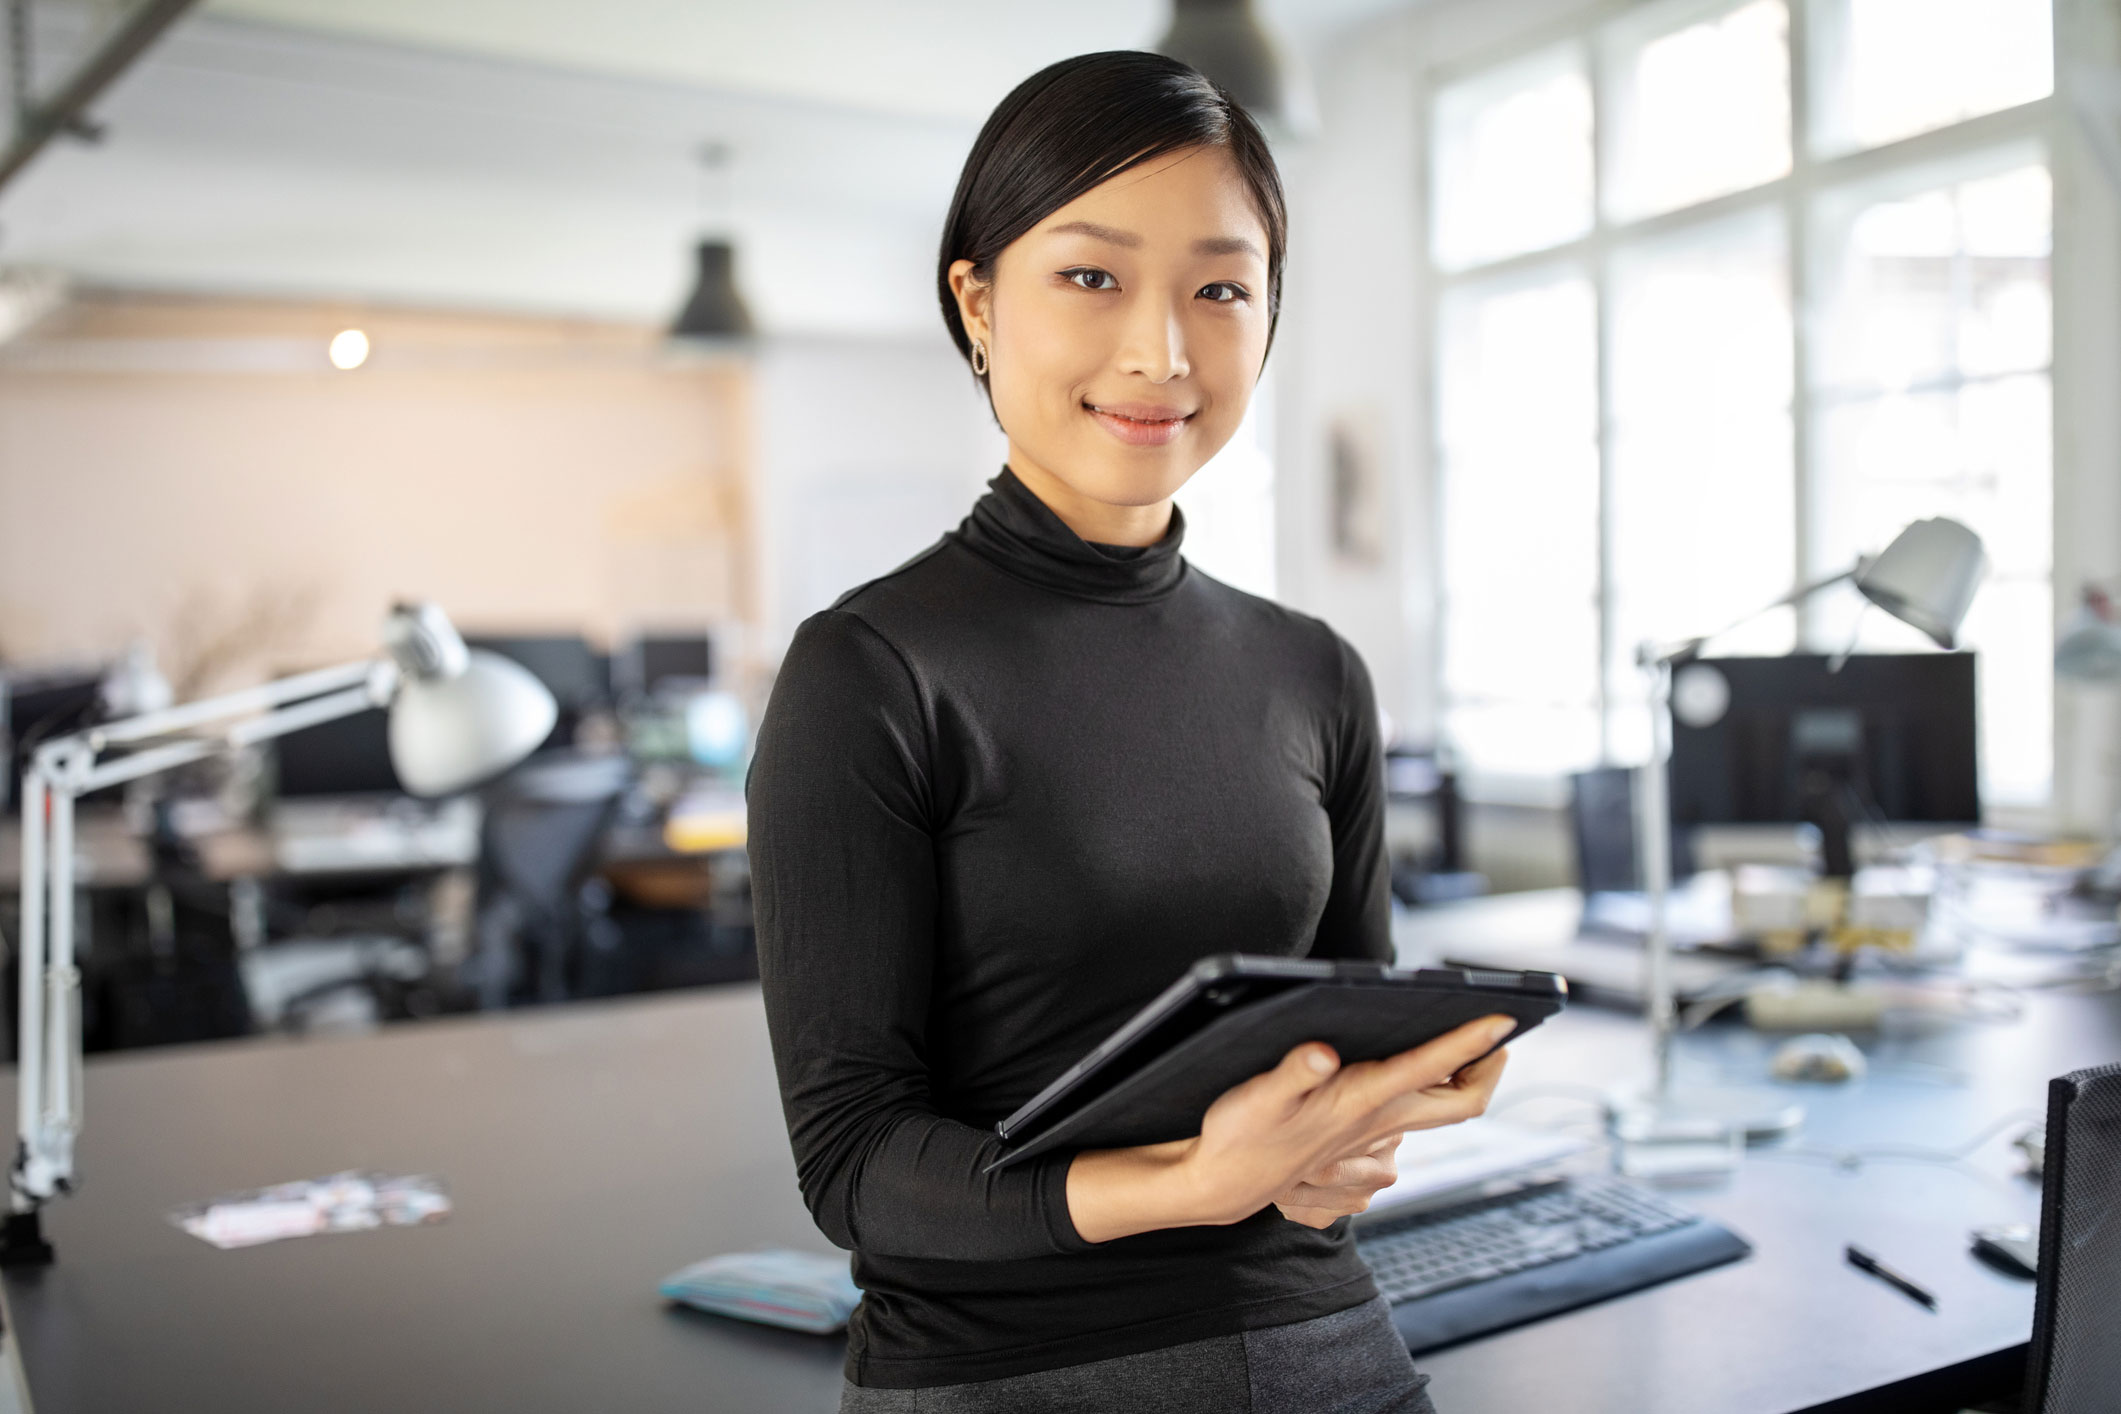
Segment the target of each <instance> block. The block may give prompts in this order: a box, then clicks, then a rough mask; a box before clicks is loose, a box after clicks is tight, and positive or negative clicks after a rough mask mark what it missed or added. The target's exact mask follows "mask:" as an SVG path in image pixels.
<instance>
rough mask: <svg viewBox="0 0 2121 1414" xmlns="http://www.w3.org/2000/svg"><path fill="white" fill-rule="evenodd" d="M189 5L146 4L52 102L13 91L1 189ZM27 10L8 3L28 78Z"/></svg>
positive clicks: (12, 0) (22, 3) (19, 67)
mask: <svg viewBox="0 0 2121 1414" xmlns="http://www.w3.org/2000/svg"><path fill="white" fill-rule="evenodd" d="M192 4H193V0H147V3H146V4H144V5H142V6H141V7H140V8H139V9H138V10H137V11H135V12H134V13H133V15H132V17H131V18H130V19H128V20H126V22H125V23H124V24H123V25H122V26H120V27H119V29H118V31H117V32H116V33H115V34H113V35H112V36H111V37H110V38H109V39H107V40H105V41H104V43H103V47H102V48H100V49H98V50H97V51H96V52H95V53H94V54H91V55H90V56H89V57H88V60H87V62H85V63H83V64H82V65H81V67H80V69H79V71H77V72H76V73H75V74H74V77H73V78H72V80H71V81H69V82H68V83H67V85H66V87H64V88H62V89H61V90H59V92H58V93H57V94H55V95H53V97H52V100H51V102H49V103H42V104H40V103H34V102H31V101H30V99H29V95H28V94H27V93H26V92H22V93H17V94H16V96H15V98H16V103H17V105H18V107H17V112H16V117H15V129H14V134H13V140H12V141H11V142H10V143H9V144H8V147H7V150H6V152H5V153H0V187H5V186H6V185H7V184H8V182H9V180H11V179H12V178H13V177H14V175H15V174H16V173H17V172H19V171H21V170H22V169H23V168H24V167H26V166H28V165H29V162H30V159H31V158H33V157H35V156H36V155H37V154H38V152H40V151H42V150H43V148H44V145H45V144H46V143H47V142H50V141H51V140H52V139H53V138H54V137H56V136H58V135H59V134H60V133H62V132H66V131H68V130H70V129H76V128H78V127H79V126H80V125H81V124H83V122H84V121H85V119H86V117H87V114H88V106H89V105H90V104H91V103H94V102H95V101H96V99H97V97H98V96H100V95H101V94H102V92H103V90H104V89H106V88H108V87H110V85H111V83H112V81H113V80H115V79H116V78H117V77H118V75H120V74H122V73H124V72H125V70H126V69H127V68H128V67H129V66H130V65H131V64H132V62H133V60H135V59H137V58H139V57H140V55H141V54H142V53H144V52H145V51H146V49H147V47H148V46H149V45H151V44H153V43H154V42H155V40H156V39H157V38H158V37H160V35H161V34H162V31H164V30H166V29H168V28H169V27H170V26H171V25H172V24H174V23H175V22H176V20H177V17H178V16H180V15H182V14H183V13H184V12H185V11H186V10H189V9H190V8H191V7H192ZM27 10H28V0H9V16H10V19H11V20H12V21H13V24H12V31H13V43H14V45H15V46H16V53H15V55H14V61H15V72H16V74H17V75H26V74H27V73H28V71H29V61H28V56H27V54H26V53H24V52H23V51H22V49H21V46H23V45H25V44H26V43H27V42H28V34H29V25H28V16H27Z"/></svg>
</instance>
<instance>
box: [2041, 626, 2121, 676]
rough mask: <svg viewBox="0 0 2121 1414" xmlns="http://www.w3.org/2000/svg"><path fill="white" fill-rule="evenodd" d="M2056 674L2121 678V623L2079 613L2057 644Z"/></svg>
mask: <svg viewBox="0 0 2121 1414" xmlns="http://www.w3.org/2000/svg"><path fill="white" fill-rule="evenodd" d="M2055 675H2056V676H2057V677H2063V678H2069V679H2072V680H2074V681H2076V682H2121V624H2110V623H2107V622H2106V621H2105V620H2103V619H2100V618H2098V617H2097V616H2095V615H2093V614H2090V613H2080V614H2078V616H2077V618H2076V621H2075V622H2073V623H2072V624H2071V625H2070V626H2069V628H2068V630H2067V631H2065V632H2064V633H2063V635H2062V638H2061V640H2060V641H2059V642H2057V643H2056V644H2055Z"/></svg>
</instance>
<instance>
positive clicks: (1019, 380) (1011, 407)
mask: <svg viewBox="0 0 2121 1414" xmlns="http://www.w3.org/2000/svg"><path fill="white" fill-rule="evenodd" d="M1266 251H1267V230H1266V224H1265V222H1264V221H1262V220H1261V219H1260V216H1259V212H1258V209H1257V208H1256V207H1255V206H1254V204H1253V201H1252V197H1251V194H1250V192H1249V191H1248V190H1247V188H1246V186H1245V183H1244V179H1243V178H1242V177H1241V176H1240V175H1239V173H1238V170H1237V166H1236V164H1235V163H1233V162H1232V161H1231V160H1230V154H1229V153H1228V152H1227V151H1226V150H1225V149H1223V148H1220V147H1195V148H1188V149H1186V150H1184V151H1181V152H1176V153H1171V154H1169V155H1167V156H1164V157H1160V158H1157V159H1155V160H1154V161H1151V162H1147V163H1144V164H1143V165H1141V166H1139V167H1136V168H1134V169H1133V170H1131V171H1128V172H1123V173H1121V174H1120V175H1119V176H1116V177H1114V178H1112V179H1111V180H1109V181H1107V182H1105V183H1103V184H1102V185H1100V186H1097V187H1094V188H1092V189H1091V190H1090V191H1088V192H1086V193H1084V194H1083V195H1082V196H1080V197H1077V198H1076V199H1075V200H1074V201H1071V202H1069V203H1068V204H1067V205H1066V206H1063V207H1061V208H1060V209H1059V210H1057V211H1055V212H1053V213H1052V214H1051V215H1049V216H1047V217H1046V218H1045V219H1044V220H1043V221H1041V222H1039V223H1038V225H1036V226H1034V227H1033V228H1032V229H1031V230H1029V231H1027V232H1025V233H1024V234H1023V235H1022V236H1020V237H1018V238H1017V239H1016V240H1015V241H1013V242H1012V243H1010V245H1008V246H1007V247H1006V248H1005V249H1004V250H1003V251H1002V253H1001V254H1000V255H999V256H998V257H997V258H996V259H995V262H994V269H993V275H992V279H991V281H990V282H989V283H986V284H981V283H979V282H977V281H975V280H973V279H972V278H971V271H972V262H970V261H969V260H960V261H958V262H956V263H955V264H954V265H952V266H951V268H950V283H951V287H952V289H953V290H954V291H955V292H956V294H957V299H958V307H959V312H960V314H961V315H962V317H963V319H964V321H965V328H966V332H967V333H969V334H970V335H971V336H972V337H973V338H975V339H978V340H980V341H981V342H982V343H984V344H985V345H986V346H987V357H988V374H987V384H988V388H989V390H990V392H991V393H992V395H993V398H994V411H995V415H996V417H997V418H998V419H999V420H1000V422H1001V425H1002V430H1003V431H1004V432H1005V433H1007V435H1008V438H1009V465H1010V466H1011V468H1013V469H1014V470H1015V471H1016V473H1017V475H1018V477H1019V478H1020V479H1022V480H1024V481H1025V482H1026V483H1027V484H1029V485H1030V486H1031V488H1032V489H1033V490H1034V491H1036V492H1038V493H1039V494H1040V495H1042V496H1044V497H1045V498H1046V499H1047V500H1048V502H1049V504H1052V503H1053V501H1054V500H1055V497H1054V495H1053V494H1051V493H1054V492H1058V493H1059V494H1060V497H1061V499H1063V500H1066V501H1077V502H1088V503H1092V505H1091V506H1082V507H1078V509H1083V510H1092V509H1094V508H1096V507H1100V506H1101V507H1104V508H1112V509H1113V510H1120V509H1121V508H1141V509H1149V508H1161V507H1162V506H1163V505H1164V503H1166V502H1168V501H1169V500H1170V498H1171V496H1172V495H1173V494H1174V493H1175V492H1177V490H1178V489H1179V487H1181V486H1183V485H1185V483H1186V480H1187V478H1189V477H1191V476H1192V475H1193V473H1194V472H1196V471H1198V470H1199V469H1200V467H1201V464H1202V463H1203V462H1205V461H1207V460H1208V458H1209V457H1211V456H1213V455H1215V453H1216V452H1217V451H1219V450H1221V449H1222V446H1223V444H1224V443H1226V442H1228V441H1229V440H1230V436H1231V434H1232V433H1233V432H1235V431H1236V430H1237V425H1238V423H1239V422H1240V421H1242V420H1243V418H1244V415H1245V406H1246V404H1247V403H1248V402H1249V401H1250V399H1251V396H1252V387H1253V384H1254V382H1255V381H1256V380H1257V378H1258V376H1259V369H1260V363H1261V361H1262V360H1263V359H1264V358H1265V357H1266V349H1267V256H1266ZM1042 483H1044V484H1042ZM1055 483H1058V484H1057V485H1056V484H1055ZM1054 509H1055V510H1056V511H1058V512H1060V513H1061V515H1062V518H1063V519H1065V520H1068V521H1069V522H1070V523H1071V524H1074V523H1075V522H1076V520H1077V517H1076V516H1073V515H1070V514H1069V512H1068V509H1067V508H1065V507H1064V506H1062V505H1057V504H1056V505H1054ZM1094 518H1095V519H1100V520H1103V519H1108V517H1103V516H1098V517H1094ZM1122 518H1124V513H1122ZM1136 518H1137V519H1138V518H1139V511H1137V513H1136ZM1167 519H1168V514H1167V513H1163V514H1160V515H1159V516H1158V527H1157V529H1156V530H1155V532H1154V534H1161V533H1162V531H1161V524H1162V522H1163V521H1164V520H1167ZM1077 529H1078V530H1080V529H1082V527H1081V526H1079V525H1078V526H1077ZM1091 538H1096V537H1095V536H1093V537H1091ZM1151 538H1154V535H1153V534H1152V536H1151Z"/></svg>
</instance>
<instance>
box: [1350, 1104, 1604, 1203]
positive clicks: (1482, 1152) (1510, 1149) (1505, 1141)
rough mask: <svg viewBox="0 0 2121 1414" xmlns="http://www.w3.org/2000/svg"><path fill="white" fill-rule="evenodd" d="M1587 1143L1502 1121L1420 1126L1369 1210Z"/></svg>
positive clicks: (1531, 1164)
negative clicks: (1394, 1175) (1395, 1175)
mask: <svg viewBox="0 0 2121 1414" xmlns="http://www.w3.org/2000/svg"><path fill="white" fill-rule="evenodd" d="M1589 1147H1590V1141H1589V1140H1587V1139H1584V1138H1582V1137H1581V1136H1579V1135H1574V1134H1559V1133H1556V1132H1554V1131H1553V1130H1548V1129H1533V1128H1530V1127H1529V1126H1526V1125H1521V1124H1511V1123H1509V1122H1508V1121H1507V1120H1500V1119H1469V1120H1467V1121H1466V1122H1465V1123H1463V1124H1454V1125H1449V1126H1447V1127H1445V1128H1443V1129H1418V1130H1416V1131H1414V1132H1413V1133H1412V1134H1409V1135H1408V1136H1407V1137H1406V1138H1405V1139H1403V1140H1401V1141H1400V1144H1399V1180H1398V1181H1397V1182H1396V1183H1394V1184H1393V1185H1392V1186H1391V1187H1390V1188H1381V1189H1379V1190H1378V1191H1377V1194H1376V1196H1375V1197H1373V1198H1371V1200H1370V1211H1371V1212H1373V1213H1376V1212H1381V1211H1383V1210H1385V1209H1387V1208H1394V1207H1398V1206H1400V1205H1401V1204H1405V1203H1413V1202H1417V1201H1419V1200H1420V1199H1423V1198H1428V1197H1432V1196H1434V1195H1436V1194H1439V1193H1450V1192H1453V1191H1455V1190H1457V1189H1461V1188H1469V1187H1471V1186H1473V1185H1474V1184H1477V1183H1484V1182H1486V1181H1487V1180H1488V1179H1491V1178H1501V1177H1503V1176H1505V1175H1507V1174H1514V1173H1517V1172H1519V1171H1521V1170H1525V1169H1533V1168H1539V1167H1541V1166H1543V1165H1546V1164H1551V1163H1555V1162H1558V1161H1559V1160H1561V1159H1565V1158H1567V1157H1569V1156H1570V1155H1571V1154H1577V1153H1581V1152H1582V1151H1583V1150H1585V1149H1588V1148H1589Z"/></svg>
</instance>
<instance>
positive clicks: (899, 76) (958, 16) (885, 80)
mask: <svg viewBox="0 0 2121 1414" xmlns="http://www.w3.org/2000/svg"><path fill="white" fill-rule="evenodd" d="M1404 8H1408V6H1407V3H1406V0H1259V4H1258V9H1259V13H1260V15H1261V17H1262V18H1263V19H1264V20H1265V22H1266V24H1267V26H1268V28H1269V30H1270V31H1271V32H1273V33H1274V34H1276V35H1278V36H1280V37H1281V38H1282V39H1284V40H1285V41H1286V42H1288V44H1289V45H1290V47H1291V48H1293V49H1295V50H1297V51H1298V52H1306V51H1309V50H1311V49H1313V48H1315V47H1316V46H1317V45H1318V44H1319V43H1320V42H1321V41H1323V40H1325V39H1327V38H1329V37H1330V36H1332V35H1333V34H1335V33H1337V32H1339V31H1340V30H1342V29H1345V28H1346V27H1348V26H1349V25H1352V24H1355V23H1358V22H1360V21H1362V20H1365V19H1368V18H1370V17H1372V16H1375V15H1378V14H1382V13H1384V12H1385V11H1387V10H1392V9H1404ZM205 10H206V11H207V12H208V13H210V14H215V15H224V16H230V17H235V18H241V19H248V20H258V21H265V22H269V23H272V24H277V25H287V26H294V27H300V28H303V29H309V30H314V31H317V32H321V33H330V34H343V35H352V36H359V37H361V38H365V39H377V40H387V41H390V42H392V43H397V44H406V45H412V46H417V47H420V48H426V49H437V50H446V51H453V52H456V53H462V54H479V55H485V56H487V57H490V58H502V59H511V60H517V61H522V62H529V63H538V64H549V65H553V66H555V67H559V68H567V69H574V70H580V71H584V72H593V73H602V74H612V75H621V76H625V77H630V78H647V79H659V80H665V81H668V82H672V83H681V84H687V85H693V86H698V87H703V88H712V89H720V90H725V91H728V92H731V93H747V94H761V95H770V96H773V97H777V98H792V99H798V100H801V101H805V102H812V103H830V104H836V105H841V106H849V107H858V108H869V109H874V110H876V111H879V112H887V113H902V114H919V115H926V116H931V117H944V118H958V119H963V120H967V121H973V122H976V121H977V120H979V119H980V118H983V117H985V116H986V114H987V112H988V110H989V109H991V108H992V107H993V106H994V105H995V103H996V102H997V101H999V100H1000V99H1001V97H1002V95H1003V94H1005V93H1007V92H1008V91H1009V89H1010V88H1011V87H1013V86H1014V85H1015V83H1016V81H1017V80H1018V79H1021V78H1023V77H1024V76H1025V75H1027V74H1030V73H1032V72H1034V71H1035V70H1038V69H1040V68H1043V67H1044V66H1045V65H1047V64H1050V63H1052V62H1053V61H1054V60H1056V59H1062V58H1065V57H1067V56H1068V55H1070V54H1083V53H1088V52H1091V51H1093V50H1098V49H1133V48H1143V47H1147V46H1149V45H1151V44H1154V43H1155V42H1156V40H1157V38H1158V37H1159V36H1160V35H1161V34H1162V33H1163V30H1164V28H1165V26H1166V24H1167V23H1168V21H1169V15H1170V7H1169V4H1168V3H1167V0H1064V2H1063V0H771V3H764V4H761V3H735V2H734V0H721V2H720V3H702V0H596V3H594V4H584V3H582V0H205Z"/></svg>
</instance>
